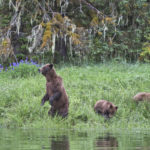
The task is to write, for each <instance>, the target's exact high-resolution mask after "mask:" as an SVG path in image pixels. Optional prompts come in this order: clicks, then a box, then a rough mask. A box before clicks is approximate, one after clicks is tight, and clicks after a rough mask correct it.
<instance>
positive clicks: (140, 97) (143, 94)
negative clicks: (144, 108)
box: [133, 92, 150, 102]
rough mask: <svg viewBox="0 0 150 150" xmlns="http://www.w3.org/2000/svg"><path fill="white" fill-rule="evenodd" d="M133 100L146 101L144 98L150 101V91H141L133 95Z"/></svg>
mask: <svg viewBox="0 0 150 150" xmlns="http://www.w3.org/2000/svg"><path fill="white" fill-rule="evenodd" d="M133 100H134V101H136V102H139V101H144V100H147V101H150V93H147V92H140V93H138V94H136V95H135V96H134V97H133Z"/></svg>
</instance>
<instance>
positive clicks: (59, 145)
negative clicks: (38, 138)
mask: <svg viewBox="0 0 150 150" xmlns="http://www.w3.org/2000/svg"><path fill="white" fill-rule="evenodd" d="M51 150H69V139H68V136H65V135H64V136H58V137H52V138H51Z"/></svg>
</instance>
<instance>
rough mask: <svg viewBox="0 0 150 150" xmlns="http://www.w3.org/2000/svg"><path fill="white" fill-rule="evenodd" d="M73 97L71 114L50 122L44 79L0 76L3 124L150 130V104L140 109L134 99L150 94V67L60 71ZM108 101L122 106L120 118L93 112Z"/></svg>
mask: <svg viewBox="0 0 150 150" xmlns="http://www.w3.org/2000/svg"><path fill="white" fill-rule="evenodd" d="M56 71H57V73H58V74H59V75H60V76H61V77H62V78H63V80H64V86H65V88H66V91H67V93H68V96H69V101H70V105H69V116H68V118H67V119H64V120H63V119H61V118H60V117H55V118H51V117H49V116H48V114H47V112H48V110H49V107H50V106H49V104H48V103H46V104H45V105H44V106H43V107H41V106H40V102H41V98H42V97H43V95H44V94H45V78H44V77H43V76H42V75H41V74H38V73H37V74H36V75H34V76H30V77H28V78H21V77H18V78H11V76H10V75H9V73H8V72H6V73H5V72H3V73H0V126H1V127H23V128H66V129H67V128H106V129H113V128H127V129H132V128H142V129H145V128H150V124H149V120H150V103H147V102H144V103H140V104H139V105H136V104H135V103H134V102H133V101H132V97H133V96H134V95H135V94H136V93H137V92H141V91H146V92H149V91H150V68H149V64H126V63H121V64H116V63H108V64H97V65H83V66H81V67H77V66H63V67H59V68H56ZM99 99H106V100H109V101H111V102H113V103H114V104H115V105H117V106H118V111H117V113H116V115H115V116H114V117H113V118H112V119H110V120H104V118H103V117H101V116H98V115H97V114H95V113H94V111H93V106H94V104H95V102H96V101H97V100H99Z"/></svg>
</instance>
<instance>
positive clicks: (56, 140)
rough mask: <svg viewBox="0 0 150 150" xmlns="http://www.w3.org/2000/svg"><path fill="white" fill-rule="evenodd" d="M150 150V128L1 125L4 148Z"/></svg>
mask: <svg viewBox="0 0 150 150" xmlns="http://www.w3.org/2000/svg"><path fill="white" fill-rule="evenodd" d="M37 149H42V150H127V149H128V150H137V149H138V150H149V149H150V130H149V131H145V132H143V131H140V132H139V131H138V130H134V131H132V132H127V131H124V132H123V131H119V132H114V133H111V132H110V133H106V132H103V131H77V130H71V131H70V130H60V131H59V130H44V129H41V130H40V129H31V130H28V129H26V130H19V129H15V130H14V129H9V130H7V129H1V128H0V150H37Z"/></svg>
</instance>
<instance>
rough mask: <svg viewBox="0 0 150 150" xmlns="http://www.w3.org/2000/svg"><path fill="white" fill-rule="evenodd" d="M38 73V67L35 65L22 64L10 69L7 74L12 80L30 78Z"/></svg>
mask: <svg viewBox="0 0 150 150" xmlns="http://www.w3.org/2000/svg"><path fill="white" fill-rule="evenodd" d="M37 72H38V68H37V66H35V65H33V64H25V63H20V64H19V66H16V67H13V68H12V67H11V68H9V70H8V72H7V73H8V74H9V75H10V76H11V77H12V78H28V77H30V76H34V75H36V74H37Z"/></svg>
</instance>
